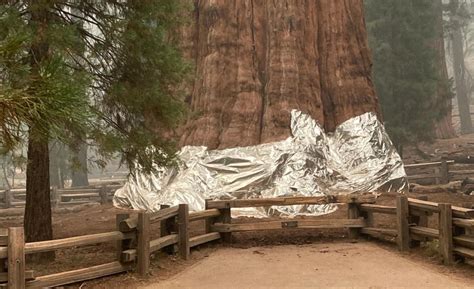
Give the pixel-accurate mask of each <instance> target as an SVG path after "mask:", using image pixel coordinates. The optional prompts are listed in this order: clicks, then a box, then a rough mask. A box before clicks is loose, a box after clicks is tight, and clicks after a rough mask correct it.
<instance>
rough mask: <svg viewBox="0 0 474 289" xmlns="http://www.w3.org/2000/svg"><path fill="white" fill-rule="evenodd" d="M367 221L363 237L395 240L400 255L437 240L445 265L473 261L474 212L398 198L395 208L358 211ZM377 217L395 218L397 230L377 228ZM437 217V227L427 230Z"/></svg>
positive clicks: (368, 206) (368, 207)
mask: <svg viewBox="0 0 474 289" xmlns="http://www.w3.org/2000/svg"><path fill="white" fill-rule="evenodd" d="M359 209H360V211H361V212H362V215H363V216H364V218H365V219H366V225H367V226H366V227H364V228H362V234H365V235H369V236H372V237H375V238H382V239H387V238H388V239H390V238H391V239H392V240H393V239H395V240H396V242H397V245H398V247H399V249H400V250H401V251H407V250H409V249H410V248H411V247H416V246H419V244H420V242H426V241H429V240H433V239H437V240H438V241H439V253H440V255H441V256H442V258H443V262H444V263H445V264H446V265H451V264H452V263H453V262H454V260H455V259H456V258H458V259H459V258H474V235H472V233H471V232H472V230H473V229H474V210H473V209H470V208H462V207H457V206H452V205H451V204H445V203H435V202H429V201H427V198H426V197H422V199H412V198H407V197H406V196H404V195H401V196H398V197H397V202H396V206H379V205H372V204H362V205H361V206H360V207H359ZM374 214H388V215H394V216H395V218H396V224H397V225H396V228H395V229H392V228H377V227H375V226H374V225H373V224H374ZM434 214H437V217H438V222H437V223H438V227H437V228H430V227H428V217H430V216H432V215H434Z"/></svg>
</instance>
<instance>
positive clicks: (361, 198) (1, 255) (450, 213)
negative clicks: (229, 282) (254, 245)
mask: <svg viewBox="0 0 474 289" xmlns="http://www.w3.org/2000/svg"><path fill="white" fill-rule="evenodd" d="M374 202H375V199H374V196H373V195H372V194H360V195H346V196H342V195H341V196H329V197H284V198H271V199H252V200H221V201H211V200H206V209H205V210H204V211H200V212H190V211H189V207H188V205H187V204H180V205H178V206H174V207H169V206H162V208H161V210H159V211H158V212H156V213H146V212H139V213H138V215H134V216H130V215H129V214H118V215H117V216H116V228H117V229H116V231H112V232H105V233H98V234H91V235H85V236H76V237H70V238H63V239H56V240H49V241H42V242H32V243H25V241H24V235H23V228H9V229H8V231H6V230H0V260H2V259H4V260H5V259H6V260H8V262H7V263H8V271H7V272H3V273H2V272H0V287H8V288H15V289H16V288H43V287H54V286H61V285H65V284H70V283H74V282H80V281H84V280H88V279H94V278H100V277H103V276H108V275H112V274H117V273H121V272H126V271H129V270H132V269H134V268H135V269H136V271H137V272H138V273H139V274H140V275H142V276H146V275H147V274H148V272H149V268H150V257H151V255H153V254H155V253H156V252H158V251H163V252H167V253H171V254H174V253H178V254H179V256H180V257H181V258H182V259H188V258H189V256H190V251H191V248H193V247H196V246H199V245H203V244H206V243H209V242H214V241H217V240H222V241H223V242H230V241H231V240H232V233H234V232H246V231H265V230H293V229H333V228H341V229H346V230H347V232H348V237H349V238H358V237H359V235H366V236H370V237H373V238H382V239H384V240H391V241H395V242H396V243H397V245H398V247H399V249H400V250H401V251H407V250H409V249H410V248H411V247H415V246H419V244H420V242H425V241H429V240H433V239H436V240H438V241H439V253H440V255H441V256H442V258H443V262H444V263H445V264H447V265H449V264H452V263H453V262H454V260H456V258H474V235H472V230H473V229H474V210H473V209H469V208H462V207H457V206H452V205H450V204H438V203H435V202H430V201H428V200H427V198H426V197H420V199H413V198H407V197H406V196H405V195H400V196H398V197H397V198H396V202H395V205H393V206H388V205H378V204H375V203H374ZM328 203H346V204H347V208H348V209H347V212H348V213H347V218H344V219H326V218H318V217H305V218H295V219H283V218H280V219H276V220H275V219H263V220H262V219H259V220H258V221H245V222H238V223H235V222H233V219H232V217H231V210H232V208H242V207H262V206H264V207H266V206H291V205H306V204H328ZM378 215H386V216H389V217H392V218H394V220H393V223H394V224H396V226H395V227H394V228H385V227H379V226H377V225H376V222H375V218H376V217H377V216H378ZM432 215H434V216H437V217H438V224H439V225H438V227H437V228H431V227H428V217H429V216H432ZM193 222H201V223H202V224H203V225H204V229H205V230H204V232H203V233H201V234H200V235H196V236H194V235H191V234H190V231H189V228H190V224H191V223H193ZM158 224H159V232H154V230H155V228H156V230H158V226H155V225H158ZM157 233H158V234H157ZM156 235H158V237H152V236H156ZM110 242H112V243H115V244H116V253H117V260H116V261H113V262H110V263H106V264H101V265H97V266H92V267H88V268H83V269H77V270H71V271H66V272H60V273H55V274H49V275H45V276H36V274H35V272H34V271H31V270H26V269H25V255H28V254H35V253H41V252H49V251H55V250H61V249H65V248H76V247H81V246H89V245H95V244H100V243H110Z"/></svg>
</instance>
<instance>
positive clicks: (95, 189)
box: [0, 180, 123, 209]
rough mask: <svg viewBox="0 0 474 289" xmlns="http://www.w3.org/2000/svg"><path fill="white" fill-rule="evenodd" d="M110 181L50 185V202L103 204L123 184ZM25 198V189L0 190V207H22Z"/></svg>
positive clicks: (53, 203)
mask: <svg viewBox="0 0 474 289" xmlns="http://www.w3.org/2000/svg"><path fill="white" fill-rule="evenodd" d="M110 182H111V183H106V182H104V183H103V184H101V185H92V186H87V187H74V188H65V189H58V188H56V187H52V188H51V204H52V205H53V207H57V206H62V205H80V204H86V203H91V202H100V203H101V204H105V203H107V202H109V201H110V200H111V199H112V198H113V195H114V193H115V191H116V190H117V189H119V188H121V187H122V186H123V184H117V181H116V180H111V181H110ZM25 198H26V189H10V190H5V191H0V207H1V208H4V209H7V208H18V207H24V206H25Z"/></svg>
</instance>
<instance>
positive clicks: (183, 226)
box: [178, 204, 190, 260]
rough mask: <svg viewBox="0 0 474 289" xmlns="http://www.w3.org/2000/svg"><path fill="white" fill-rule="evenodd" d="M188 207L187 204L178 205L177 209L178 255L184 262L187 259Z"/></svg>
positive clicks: (188, 251)
mask: <svg viewBox="0 0 474 289" xmlns="http://www.w3.org/2000/svg"><path fill="white" fill-rule="evenodd" d="M188 228H189V206H188V204H180V205H179V208H178V238H179V242H178V247H179V255H180V256H181V258H183V259H184V260H188V259H189V255H190V247H189V230H188Z"/></svg>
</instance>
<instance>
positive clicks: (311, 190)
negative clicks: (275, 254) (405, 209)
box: [113, 110, 408, 217]
mask: <svg viewBox="0 0 474 289" xmlns="http://www.w3.org/2000/svg"><path fill="white" fill-rule="evenodd" d="M291 132H292V137H289V138H288V139H286V140H284V141H280V142H274V143H268V144H262V145H257V146H249V147H237V148H231V149H224V150H208V149H207V148H206V147H202V146H187V147H184V148H182V150H181V151H180V152H179V159H180V160H181V164H180V165H179V167H175V168H170V169H161V170H159V172H158V173H157V174H154V175H145V174H140V173H135V174H132V175H131V176H130V178H129V180H128V182H127V183H126V184H125V185H124V187H122V188H121V189H119V190H117V191H116V193H115V196H114V199H113V201H114V205H115V206H117V207H124V208H133V209H139V210H147V211H152V212H155V211H158V210H159V209H160V205H163V204H165V205H171V206H174V205H178V204H180V203H187V204H189V207H190V209H191V210H195V211H199V210H203V209H204V204H205V200H206V199H245V198H270V197H282V196H319V195H334V194H350V193H354V192H374V193H375V192H377V193H380V192H383V191H385V192H402V191H407V190H408V182H407V178H406V173H405V170H404V168H403V162H402V160H401V158H400V156H399V155H398V153H397V151H396V150H395V147H394V146H393V144H392V142H391V140H390V138H389V136H388V135H387V133H386V132H385V129H384V126H383V125H382V124H381V123H380V122H379V121H378V120H377V117H376V116H375V114H373V113H366V114H363V115H360V116H358V117H354V118H352V119H350V120H347V121H346V122H344V123H343V124H341V125H339V126H338V128H337V129H336V131H335V132H334V133H331V134H326V133H325V132H324V130H323V129H322V127H321V126H320V125H319V124H318V123H317V122H316V121H315V120H314V119H312V118H311V117H310V116H308V115H306V114H304V113H302V112H300V111H297V110H293V111H292V112H291ZM336 208H337V207H336V205H333V204H329V205H310V206H308V205H296V206H286V207H271V208H248V209H240V210H239V211H238V215H246V216H254V217H264V216H268V215H281V216H289V217H293V216H296V215H322V214H327V213H330V212H332V211H334V210H335V209H336ZM233 213H235V212H234V210H233Z"/></svg>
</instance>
